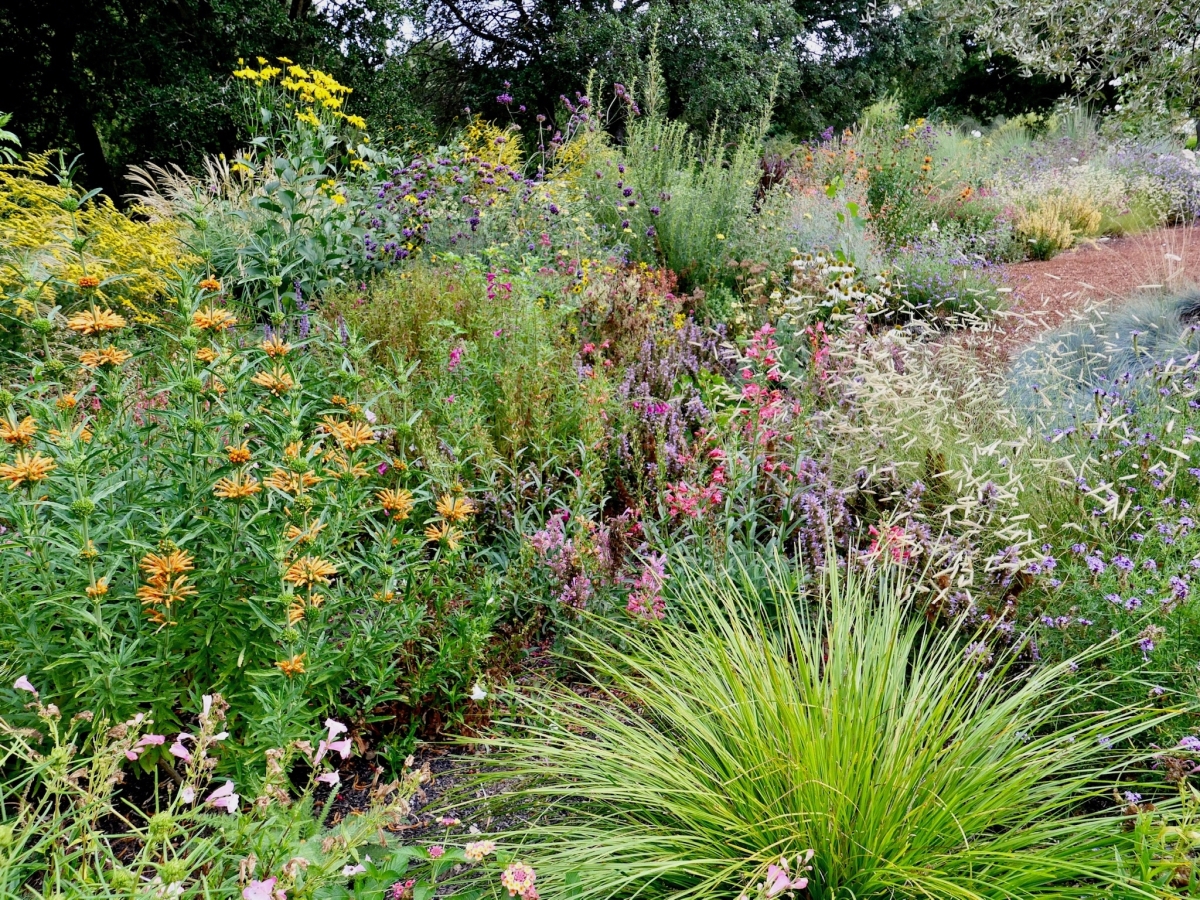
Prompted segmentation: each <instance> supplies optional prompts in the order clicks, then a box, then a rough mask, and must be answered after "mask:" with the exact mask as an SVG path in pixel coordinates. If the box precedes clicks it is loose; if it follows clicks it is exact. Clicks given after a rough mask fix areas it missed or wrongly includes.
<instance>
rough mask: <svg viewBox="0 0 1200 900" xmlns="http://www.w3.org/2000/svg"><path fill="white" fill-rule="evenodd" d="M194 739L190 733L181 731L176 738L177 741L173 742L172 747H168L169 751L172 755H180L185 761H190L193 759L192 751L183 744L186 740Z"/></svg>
mask: <svg viewBox="0 0 1200 900" xmlns="http://www.w3.org/2000/svg"><path fill="white" fill-rule="evenodd" d="M192 739H193V738H192V736H191V735H190V734H187V733H185V732H180V734H179V737H177V738H175V743H173V744H172V745H171V746H170V747H168V748H167V752H168V753H170V754H171V755H172V756H177V757H179V758H180V759H182V760H183V761H184V762H185V763H190V762H191V761H192V754H191V751H190V750H188V748H187V747H185V746H183V742H184V741H186V740H192Z"/></svg>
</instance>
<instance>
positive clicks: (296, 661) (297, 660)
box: [275, 653, 305, 678]
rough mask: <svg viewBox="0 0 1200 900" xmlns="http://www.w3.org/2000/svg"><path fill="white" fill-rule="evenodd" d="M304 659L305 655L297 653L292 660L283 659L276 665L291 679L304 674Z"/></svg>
mask: <svg viewBox="0 0 1200 900" xmlns="http://www.w3.org/2000/svg"><path fill="white" fill-rule="evenodd" d="M304 657H305V654H303V653H297V654H296V655H295V656H293V657H292V658H291V659H281V660H279V662H277V663H275V665H276V666H277V667H278V668H279V671H281V672H282V673H283V674H284V675H286V676H287V677H288V678H291V677H292V676H293V675H303V674H304Z"/></svg>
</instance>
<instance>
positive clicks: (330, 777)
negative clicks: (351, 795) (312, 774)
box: [317, 772, 342, 784]
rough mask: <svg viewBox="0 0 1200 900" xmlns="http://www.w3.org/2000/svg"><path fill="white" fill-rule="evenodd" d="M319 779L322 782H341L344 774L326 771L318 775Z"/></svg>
mask: <svg viewBox="0 0 1200 900" xmlns="http://www.w3.org/2000/svg"><path fill="white" fill-rule="evenodd" d="M317 781H319V782H321V783H322V784H341V783H342V776H341V775H339V774H338V773H337V772H326V773H325V774H324V775H318V776H317Z"/></svg>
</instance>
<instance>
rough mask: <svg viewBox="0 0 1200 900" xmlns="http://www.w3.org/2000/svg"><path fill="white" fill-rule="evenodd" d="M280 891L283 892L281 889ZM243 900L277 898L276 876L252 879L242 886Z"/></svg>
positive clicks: (269, 899)
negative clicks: (257, 879)
mask: <svg viewBox="0 0 1200 900" xmlns="http://www.w3.org/2000/svg"><path fill="white" fill-rule="evenodd" d="M279 893H281V894H282V893H283V891H280V892H279ZM242 900H276V896H275V877H274V876H272V877H270V878H268V879H267V880H266V881H251V882H250V883H249V884H248V885H246V886H245V887H244V888H242Z"/></svg>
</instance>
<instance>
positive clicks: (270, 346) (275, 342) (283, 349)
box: [262, 334, 292, 359]
mask: <svg viewBox="0 0 1200 900" xmlns="http://www.w3.org/2000/svg"><path fill="white" fill-rule="evenodd" d="M291 350H292V345H291V344H289V343H287V342H286V341H284V340H283V339H281V338H280V337H279V335H277V334H273V335H271V336H270V337H269V338H267V339H266V340H265V341H263V342H262V351H263V353H265V354H267V356H269V357H271V359H275V357H277V356H287V355H288V353H290V352H291Z"/></svg>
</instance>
